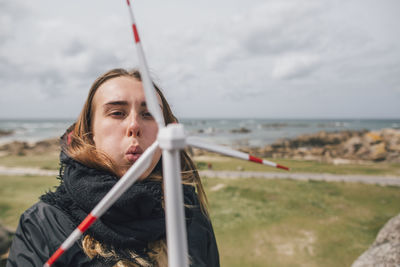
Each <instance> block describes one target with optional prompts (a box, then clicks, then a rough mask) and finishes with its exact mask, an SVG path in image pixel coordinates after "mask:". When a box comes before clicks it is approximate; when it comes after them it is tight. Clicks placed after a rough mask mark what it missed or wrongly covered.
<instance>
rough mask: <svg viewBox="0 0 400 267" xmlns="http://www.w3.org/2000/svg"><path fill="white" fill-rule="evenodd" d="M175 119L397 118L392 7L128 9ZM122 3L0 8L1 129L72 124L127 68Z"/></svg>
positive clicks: (127, 31)
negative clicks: (38, 121)
mask: <svg viewBox="0 0 400 267" xmlns="http://www.w3.org/2000/svg"><path fill="white" fill-rule="evenodd" d="M133 7H134V12H135V15H136V19H137V24H138V27H139V33H140V35H141V39H142V43H143V46H144V50H145V53H146V56H147V61H148V63H149V66H150V68H151V71H152V73H153V76H154V79H155V81H156V82H157V83H159V84H160V85H161V87H162V88H163V91H164V92H165V94H166V96H167V98H168V100H169V102H170V104H171V105H172V108H173V110H174V111H175V113H177V115H178V117H216V118H221V117H228V118H230V117H248V118H399V117H400V30H399V29H400V16H399V11H400V1H398V0H381V1H380V0H375V1H372V0H340V1H323V0H322V1H321V0H318V1H306V0H303V1H300V0H296V1H285V0H271V1H270V0H263V1H257V0H253V1H236V0H201V1H194V0H181V1H178V0H168V1H165V0H135V1H134V2H133ZM137 64H138V62H137V57H136V50H135V47H134V45H133V37H132V33H131V28H130V21H129V14H128V10H127V7H126V2H125V0H120V1H117V0H86V1H77V0H75V1H60V0H35V1H22V0H12V1H11V0H0V90H1V91H0V118H75V117H76V116H77V115H78V113H79V112H80V110H81V107H82V104H83V102H84V100H85V98H86V95H87V92H88V90H89V88H90V85H91V83H92V82H93V81H94V80H95V79H96V77H98V76H99V75H101V74H102V73H104V72H105V71H107V70H109V69H111V68H115V67H124V68H131V67H135V66H137Z"/></svg>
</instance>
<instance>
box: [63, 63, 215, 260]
mask: <svg viewBox="0 0 400 267" xmlns="http://www.w3.org/2000/svg"><path fill="white" fill-rule="evenodd" d="M121 76H125V77H132V78H134V79H137V80H138V81H141V80H142V79H141V75H140V72H139V71H138V70H136V69H133V70H130V71H128V70H125V69H112V70H110V71H108V72H106V73H104V74H103V75H101V76H100V77H99V78H97V79H96V80H95V81H94V83H93V85H92V87H91V88H90V91H89V94H88V97H87V99H86V102H85V104H84V106H83V109H82V112H81V113H80V115H79V117H78V120H77V121H76V124H75V126H74V129H73V131H72V133H71V135H70V140H69V145H68V147H67V149H66V151H67V153H68V155H69V156H70V157H71V158H73V159H75V160H77V161H79V162H81V163H82V164H84V165H86V166H88V167H92V168H96V169H101V170H104V171H107V172H110V173H112V174H114V175H116V176H117V177H121V176H122V175H123V173H121V170H119V169H118V168H117V167H116V164H115V163H114V162H113V160H112V159H111V158H110V157H109V156H107V155H106V154H105V153H103V152H101V151H98V150H96V147H95V144H94V141H93V128H92V121H93V111H94V106H93V105H94V104H93V98H94V95H95V93H96V92H97V89H98V88H99V87H100V86H101V85H102V84H103V83H105V82H106V81H108V80H110V79H113V78H117V77H121ZM153 85H154V87H155V89H156V91H157V93H158V95H159V96H160V98H161V101H162V107H163V116H164V120H165V124H166V125H167V124H170V123H177V122H178V119H177V118H176V117H175V116H174V114H173V113H172V110H171V108H170V106H169V104H168V102H167V100H166V99H165V97H164V95H163V93H162V92H161V90H160V89H159V87H158V86H157V85H156V84H154V83H153ZM180 161H181V173H182V182H183V183H185V184H191V185H193V186H195V187H196V190H197V193H198V197H199V202H200V206H201V209H202V211H203V212H204V213H205V215H206V216H207V217H208V209H207V197H206V194H205V191H204V188H203V185H202V183H201V180H200V176H199V174H198V171H197V169H196V166H195V164H194V163H193V161H192V160H191V158H190V157H189V155H188V154H187V153H186V151H181V153H180ZM147 179H156V180H161V179H162V160H161V159H160V160H159V162H158V163H157V165H156V166H155V168H154V169H153V171H152V173H151V174H150V175H149V176H148V177H147ZM82 244H83V248H84V251H85V252H86V254H88V255H89V256H90V257H94V256H95V255H100V256H107V255H112V253H111V252H106V251H103V250H102V248H103V246H102V245H101V243H100V242H98V241H96V240H94V239H93V238H91V237H90V236H86V237H85V238H84V240H83V242H82ZM149 246H152V247H153V251H159V252H160V253H159V255H149V256H150V257H151V258H152V259H154V261H155V262H157V263H158V264H157V265H158V266H161V265H163V264H162V263H163V262H165V257H166V246H165V241H161V242H157V243H155V244H149ZM110 253H111V254H110ZM162 255H164V257H163V256H162ZM135 257H137V256H135ZM136 259H137V258H136ZM120 264H121V263H120ZM122 266H123V265H122ZM127 266H129V265H127ZM143 266H146V264H143Z"/></svg>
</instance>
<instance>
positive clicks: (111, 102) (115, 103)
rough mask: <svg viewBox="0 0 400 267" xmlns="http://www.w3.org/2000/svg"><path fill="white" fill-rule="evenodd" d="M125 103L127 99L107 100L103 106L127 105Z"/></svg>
mask: <svg viewBox="0 0 400 267" xmlns="http://www.w3.org/2000/svg"><path fill="white" fill-rule="evenodd" d="M127 105H128V101H124V100H115V101H110V102H107V103H105V104H104V105H103V106H104V107H107V106H127Z"/></svg>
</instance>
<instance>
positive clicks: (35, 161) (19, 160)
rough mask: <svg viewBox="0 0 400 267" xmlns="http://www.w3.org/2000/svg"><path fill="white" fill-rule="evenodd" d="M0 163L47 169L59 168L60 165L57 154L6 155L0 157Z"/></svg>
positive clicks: (7, 165)
mask: <svg viewBox="0 0 400 267" xmlns="http://www.w3.org/2000/svg"><path fill="white" fill-rule="evenodd" d="M0 165H1V166H6V167H25V168H40V169H46V170H58V168H59V167H60V165H59V159H58V155H55V154H41V155H32V156H4V157H0Z"/></svg>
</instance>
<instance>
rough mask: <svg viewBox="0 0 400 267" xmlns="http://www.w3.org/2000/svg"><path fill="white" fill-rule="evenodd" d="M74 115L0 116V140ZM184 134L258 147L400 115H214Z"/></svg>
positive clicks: (54, 133)
mask: <svg viewBox="0 0 400 267" xmlns="http://www.w3.org/2000/svg"><path fill="white" fill-rule="evenodd" d="M73 121H74V120H73V119H0V130H3V131H7V130H11V131H13V133H12V134H11V135H7V136H0V144H4V143H9V142H12V141H25V142H28V143H33V142H37V141H40V140H44V139H48V138H57V137H59V136H61V135H62V134H63V133H64V131H65V130H66V129H67V128H68V126H70V125H71V124H72V123H73ZM180 122H181V123H182V124H183V125H184V127H185V131H186V134H187V135H190V136H196V137H198V138H199V139H202V140H203V141H205V142H209V143H214V144H220V145H227V146H231V147H234V148H239V147H244V146H245V147H261V146H265V145H268V144H271V143H274V142H275V141H277V140H278V139H283V138H294V137H296V136H299V135H302V134H310V133H316V132H319V131H327V132H335V131H343V130H364V129H365V130H371V131H373V130H380V129H384V128H394V129H400V119H215V118H212V119H210V118H196V119H193V118H185V119H181V120H180Z"/></svg>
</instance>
